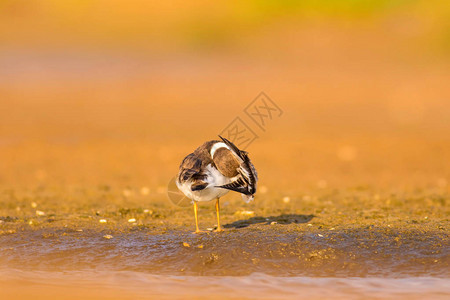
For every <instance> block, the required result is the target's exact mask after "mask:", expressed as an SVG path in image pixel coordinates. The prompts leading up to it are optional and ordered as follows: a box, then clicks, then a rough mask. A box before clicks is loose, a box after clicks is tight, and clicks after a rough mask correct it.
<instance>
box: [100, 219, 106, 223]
mask: <svg viewBox="0 0 450 300" xmlns="http://www.w3.org/2000/svg"><path fill="white" fill-rule="evenodd" d="M99 222H100V223H106V222H107V221H106V220H105V219H100V220H99Z"/></svg>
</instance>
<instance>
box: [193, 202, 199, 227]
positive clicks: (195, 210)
mask: <svg viewBox="0 0 450 300" xmlns="http://www.w3.org/2000/svg"><path fill="white" fill-rule="evenodd" d="M197 211H198V206H197V201H194V215H195V232H194V233H200V230H199V229H198V215H197Z"/></svg>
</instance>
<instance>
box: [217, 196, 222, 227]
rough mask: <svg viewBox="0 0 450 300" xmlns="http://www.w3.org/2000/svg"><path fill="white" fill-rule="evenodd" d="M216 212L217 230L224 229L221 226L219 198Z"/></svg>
mask: <svg viewBox="0 0 450 300" xmlns="http://www.w3.org/2000/svg"><path fill="white" fill-rule="evenodd" d="M216 213H217V229H216V231H217V232H220V231H222V227H220V207H219V198H217V200H216Z"/></svg>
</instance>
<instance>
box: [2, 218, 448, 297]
mask: <svg viewBox="0 0 450 300" xmlns="http://www.w3.org/2000/svg"><path fill="white" fill-rule="evenodd" d="M257 226H265V225H257ZM257 226H256V227H250V228H239V229H227V231H225V232H223V233H220V234H218V233H205V234H202V235H194V234H191V233H190V232H189V231H186V230H176V231H175V230H174V231H168V232H165V233H155V232H152V231H149V230H146V229H144V230H140V229H136V230H131V231H130V230H120V229H117V228H116V229H114V230H97V229H92V230H83V231H77V230H74V229H69V228H46V229H45V228H43V229H37V230H24V231H18V232H15V233H12V234H5V235H3V236H1V237H0V239H1V243H0V251H1V255H0V264H1V266H2V269H1V270H0V288H1V290H2V293H3V295H5V296H4V298H2V299H28V298H30V297H33V298H34V299H36V298H37V299H53V298H64V299H79V298H83V299H94V298H95V299H99V298H108V299H143V298H158V299H161V298H163V299H164V298H184V299H186V298H187V299H194V298H195V299H199V298H200V299H211V298H218V299H222V298H227V299H230V298H239V299H298V298H305V299H323V298H327V299H330V298H331V299H362V298H364V299H367V298H368V299H389V298H396V299H398V298H409V299H419V298H420V299H421V298H423V297H428V298H433V299H448V297H450V279H449V278H450V276H449V245H448V235H447V233H446V232H445V231H434V232H423V231H420V230H402V229H396V230H392V229H386V228H384V229H383V228H372V229H370V230H366V229H349V230H339V231H331V230H321V231H320V233H316V232H314V231H311V232H306V231H305V232H303V231H295V230H294V229H295V227H294V226H292V227H290V225H286V226H284V227H279V228H276V227H273V226H270V228H272V230H271V231H269V232H267V231H266V232H265V233H264V234H261V228H259V229H258V228H257ZM106 237H108V238H106Z"/></svg>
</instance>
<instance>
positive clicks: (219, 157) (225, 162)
mask: <svg viewBox="0 0 450 300" xmlns="http://www.w3.org/2000/svg"><path fill="white" fill-rule="evenodd" d="M213 161H214V164H215V165H216V168H217V170H219V172H220V173H222V174H223V175H224V176H226V177H229V178H232V177H235V176H237V175H238V174H239V172H238V168H239V162H238V160H237V159H236V157H235V156H234V155H233V153H231V151H230V150H228V149H227V148H225V147H224V148H219V149H217V150H216V151H215V152H214V157H213Z"/></svg>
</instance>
